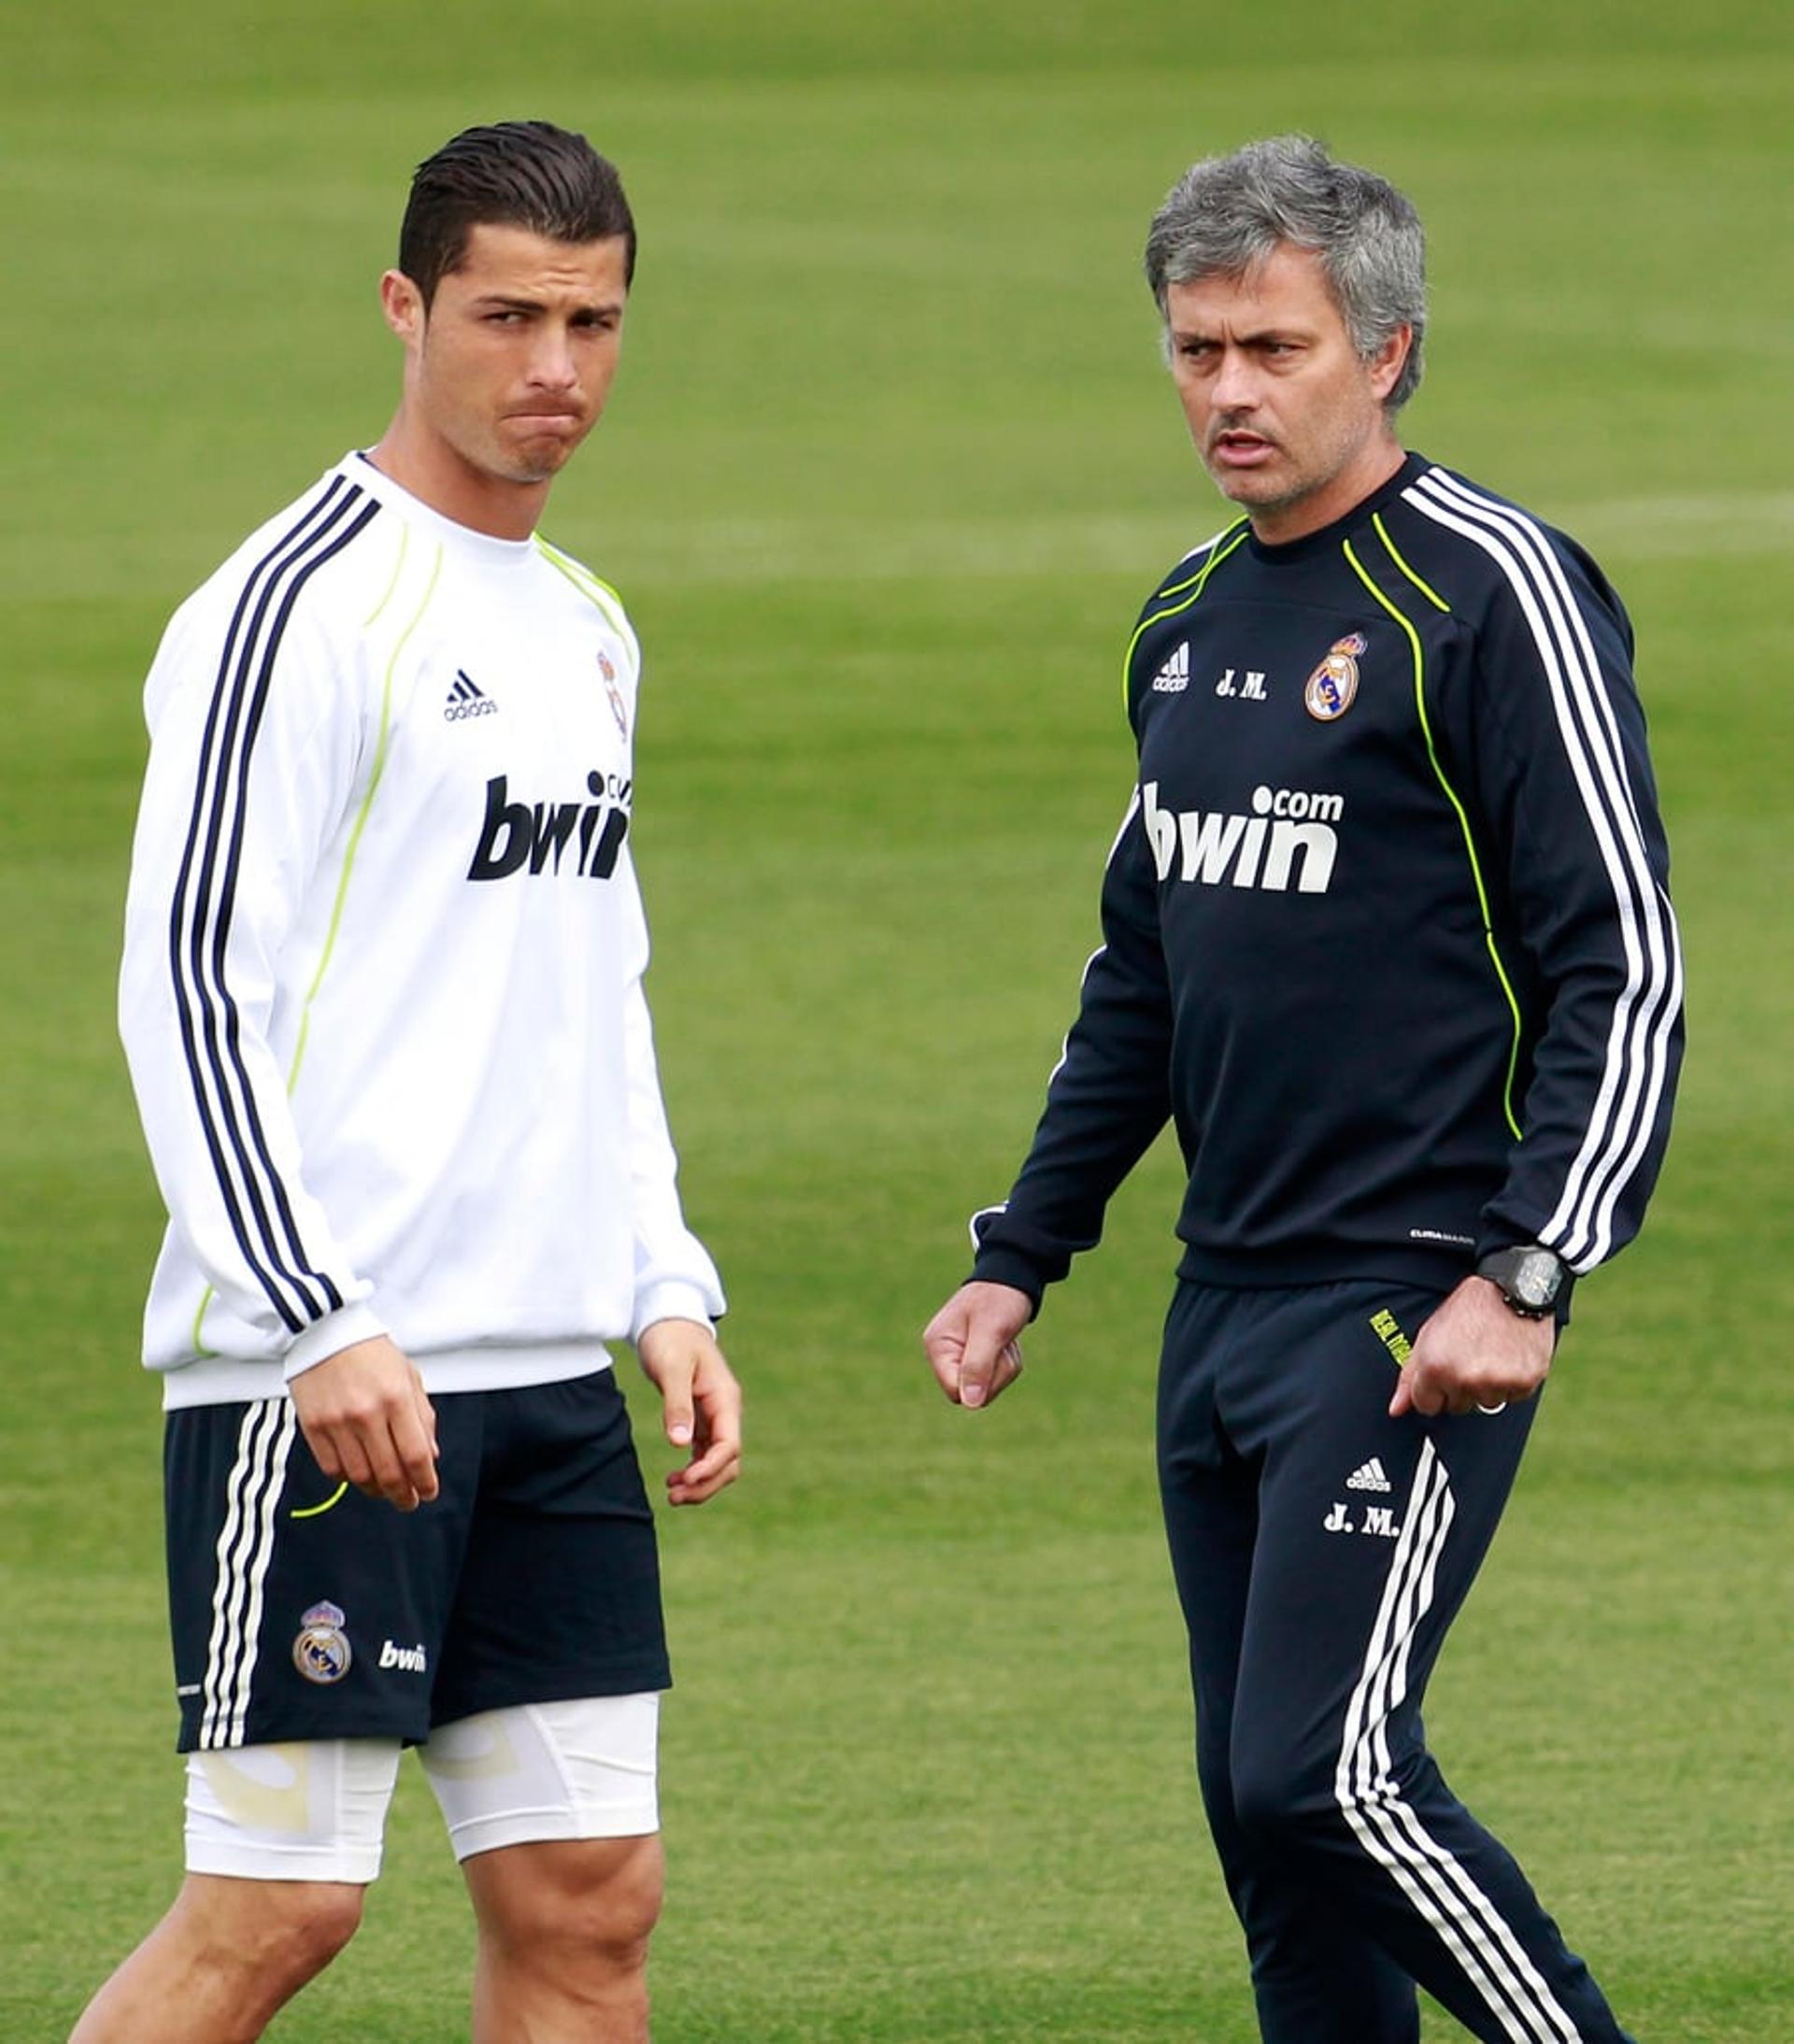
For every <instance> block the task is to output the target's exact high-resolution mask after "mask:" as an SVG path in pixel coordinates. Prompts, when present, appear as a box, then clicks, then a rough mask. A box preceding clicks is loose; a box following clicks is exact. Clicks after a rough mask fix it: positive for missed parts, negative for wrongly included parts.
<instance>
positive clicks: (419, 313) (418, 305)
mask: <svg viewBox="0 0 1794 2044" xmlns="http://www.w3.org/2000/svg"><path fill="white" fill-rule="evenodd" d="M380 310H381V311H382V312H383V313H384V314H385V315H386V323H387V325H388V326H390V327H391V328H392V331H393V333H394V334H397V335H398V337H399V338H400V340H402V341H403V342H404V343H405V345H406V347H407V348H415V347H416V346H417V344H418V342H419V341H420V339H421V338H422V337H423V319H424V313H423V293H422V292H421V291H420V290H419V289H418V287H417V286H416V285H415V284H414V283H413V282H412V281H411V279H410V278H409V277H407V276H406V274H405V272H404V271H403V270H388V271H387V272H386V274H385V275H384V276H383V277H381V278H380Z"/></svg>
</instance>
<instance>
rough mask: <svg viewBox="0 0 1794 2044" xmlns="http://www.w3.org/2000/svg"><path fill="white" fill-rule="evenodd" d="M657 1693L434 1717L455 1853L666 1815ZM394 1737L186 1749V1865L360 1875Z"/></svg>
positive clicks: (605, 1829)
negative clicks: (447, 1719)
mask: <svg viewBox="0 0 1794 2044" xmlns="http://www.w3.org/2000/svg"><path fill="white" fill-rule="evenodd" d="M660 1706H661V1699H660V1697H659V1696H657V1695H655V1694H653V1693H651V1692H649V1693H647V1694H644V1695H640V1696H584V1697H580V1698H578V1699H577V1700H576V1701H573V1702H568V1703H529V1704H519V1705H516V1706H514V1707H513V1708H512V1709H510V1710H487V1711H482V1712H481V1713H480V1714H479V1715H478V1716H477V1717H470V1718H462V1719H460V1720H458V1721H457V1722H456V1723H455V1724H453V1725H439V1726H438V1727H437V1729H436V1730H435V1731H434V1732H433V1733H432V1734H431V1735H430V1737H429V1739H427V1740H426V1741H425V1742H424V1743H423V1744H422V1745H421V1746H420V1747H419V1748H418V1754H419V1757H420V1759H421V1760H422V1762H423V1768H424V1772H425V1774H426V1775H428V1777H429V1779H430V1786H431V1788H432V1789H433V1790H434V1792H435V1797H436V1802H437V1805H438V1806H439V1807H440V1809H441V1810H442V1814H443V1820H444V1822H445V1823H446V1824H448V1838H449V1842H450V1844H451V1845H452V1846H453V1847H454V1852H455V1857H456V1858H457V1859H458V1860H464V1859H470V1858H472V1856H473V1855H474V1854H475V1853H476V1852H491V1851H492V1850H493V1849H494V1848H495V1847H498V1846H502V1845H527V1844H531V1843H533V1842H534V1841H535V1840H538V1839H543V1838H643V1837H646V1836H647V1835H648V1833H650V1832H654V1831H658V1830H659V1829H660V1808H659V1800H658V1794H657V1758H656V1756H657V1745H658V1732H659V1725H660ZM401 1750H402V1749H401V1747H400V1745H399V1742H398V1740H397V1739H321V1740H317V1741H313V1742H309V1743H301V1744H292V1745H276V1746H241V1747H235V1748H218V1749H213V1750H210V1751H206V1752H201V1753H189V1754H188V1756H187V1871H188V1872H189V1873H192V1874H228V1875H235V1876H236V1877H238V1878H239V1879H243V1880H249V1881H352V1882H354V1883H356V1884H357V1885H362V1884H364V1883H366V1882H368V1881H372V1880H374V1878H375V1877H376V1876H377V1874H378V1872H379V1870H380V1847H381V1842H382V1839H383V1838H384V1835H385V1830H386V1812H387V1807H388V1805H389V1804H390V1803H391V1801H392V1785H393V1783H394V1782H395V1781H397V1779H398V1772H399V1755H400V1752H401Z"/></svg>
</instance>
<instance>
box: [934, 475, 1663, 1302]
mask: <svg viewBox="0 0 1794 2044" xmlns="http://www.w3.org/2000/svg"><path fill="white" fill-rule="evenodd" d="M1631 652H1632V636H1631V628H1630V623H1629V621H1628V619H1627V617H1626V613H1625V611H1624V609H1623V608H1622V607H1621V604H1620V602H1619V599H1618V598H1617V596H1616V594H1615V593H1614V591H1613V589H1611V588H1610V587H1609V586H1608V583H1607V581H1606V579H1605V577H1604V576H1603V575H1602V573H1601V570H1600V569H1599V568H1598V567H1597V566H1596V565H1595V563H1594V562H1593V561H1591V560H1590V559H1589V558H1588V555H1587V554H1586V553H1584V552H1583V551H1582V549H1581V548H1580V547H1579V546H1576V545H1575V544H1574V542H1573V541H1571V540H1569V539H1567V538H1566V537H1564V535H1562V534H1561V533H1559V532H1553V531H1551V530H1550V529H1549V528H1548V527H1545V526H1544V525H1541V524H1540V523H1539V522H1538V521H1537V520H1536V519H1534V518H1531V517H1529V516H1528V515H1527V514H1526V513H1525V512H1524V511H1521V510H1519V509H1517V508H1516V506H1514V505H1513V504H1507V503H1505V502H1503V501H1502V499H1500V498H1498V497H1494V496H1491V495H1490V494H1489V493H1488V491H1486V490H1480V489H1478V488H1476V487H1475V486H1474V485H1473V484H1471V483H1468V482H1466V481H1465V480H1464V479H1463V478H1462V477H1461V476H1456V475H1454V474H1452V473H1451V472H1450V471H1449V470H1446V469H1442V468H1439V467H1436V466H1435V465H1434V464H1432V463H1431V462H1429V461H1424V460H1422V459H1421V458H1420V457H1419V456H1417V455H1410V456H1409V457H1408V458H1407V459H1406V460H1405V461H1404V462H1403V464H1402V468H1401V469H1400V470H1399V471H1398V472H1397V473H1396V475H1395V476H1392V477H1391V478H1390V479H1389V481H1388V483H1386V484H1385V485H1384V486H1383V487H1382V488H1381V489H1380V490H1376V491H1374V493H1373V494H1372V495H1371V496H1370V497H1368V498H1367V499H1365V501H1364V502H1363V503H1361V504H1359V505H1358V506H1357V507H1356V508H1355V509H1354V510H1353V511H1351V512H1350V513H1348V514H1347V515H1346V517H1345V518H1341V519H1339V520H1338V521H1337V522H1336V523H1334V524H1332V525H1330V526H1327V527H1325V528H1324V529H1323V530H1321V531H1319V532H1312V533H1309V534H1307V535H1306V536H1305V537H1303V538H1302V539H1299V540H1295V541H1292V542H1290V543H1289V544H1287V545H1284V546H1266V545H1264V544H1262V543H1261V542H1260V540H1259V539H1257V538H1256V536H1255V535H1254V534H1253V533H1252V532H1251V531H1250V529H1249V527H1247V526H1246V524H1245V523H1244V522H1241V523H1239V524H1237V525H1235V526H1233V527H1232V528H1230V529H1229V530H1228V531H1226V532H1222V533H1221V534H1219V535H1218V536H1217V538H1216V539H1214V540H1211V541H1210V542H1208V543H1207V544H1206V545H1205V546H1201V547H1199V548H1198V549H1197V550H1196V552H1194V553H1193V554H1191V555H1189V557H1188V558H1187V559H1186V560H1185V561H1181V562H1179V564H1178V565H1177V567H1176V568H1175V569H1174V570H1173V571H1172V573H1171V574H1170V575H1168V576H1167V577H1166V578H1165V580H1164V581H1163V582H1162V583H1160V587H1159V589H1157V590H1156V591H1155V593H1154V595H1153V597H1152V599H1151V601H1150V602H1149V603H1147V604H1146V608H1145V610H1144V611H1143V612H1142V614H1141V617H1140V622H1139V624H1138V626H1137V627H1136V629H1135V631H1134V633H1133V637H1132V642H1131V644H1130V646H1129V648H1128V654H1127V661H1126V683H1127V697H1128V714H1129V717H1130V718H1131V720H1132V725H1133V729H1134V732H1135V735H1136V738H1137V740H1138V743H1139V755H1140V773H1139V782H1138V785H1137V787H1136V788H1135V790H1134V793H1133V799H1132V802H1131V804H1130V806H1129V808H1128V812H1127V816H1126V819H1125V820H1124V822H1123V824H1122V826H1121V830H1120V833H1119V835H1118V837H1117V839H1116V842H1115V846H1114V850H1113V852H1112V853H1111V855H1110V859H1109V863H1108V869H1107V872H1106V874H1105V876H1104V880H1103V946H1102V948H1101V949H1100V950H1099V951H1098V952H1097V953H1096V955H1095V956H1094V958H1091V960H1090V962H1089V967H1088V968H1087V970H1086V972H1085V976H1084V986H1083V995H1082V1001H1081V1005H1080V1008H1079V1013H1078V1015H1077V1019H1076V1021H1075V1024H1074V1026H1073V1028H1072V1030H1071V1033H1070V1035H1069V1036H1068V1037H1067V1039H1066V1044H1065V1054H1064V1056H1063V1057H1062V1058H1061V1062H1060V1064H1059V1067H1058V1069H1057V1070H1056V1071H1055V1072H1054V1073H1053V1076H1052V1079H1051V1081H1050V1083H1049V1086H1048V1088H1047V1106H1046V1110H1045V1112H1044V1114H1042V1116H1041V1120H1040V1123H1039V1126H1038V1128H1037V1129H1036V1130H1035V1134H1034V1141H1033V1145H1032V1150H1031V1151H1030V1153H1029V1156H1028V1159H1027V1162H1026V1163H1025V1165H1024V1166H1023V1168H1022V1171H1021V1174H1020V1176H1019V1177H1018V1180H1017V1181H1016V1185H1015V1188H1014V1190H1013V1191H1012V1192H1011V1194H1010V1196H1009V1199H1008V1200H1007V1202H1006V1203H1005V1204H1004V1206H1003V1207H1001V1208H997V1209H993V1210H991V1211H990V1212H989V1213H987V1214H981V1215H979V1217H978V1220H977V1223H976V1224H975V1228H976V1233H977V1236H978V1242H979V1247H978V1252H977V1256H976V1261H975V1271H974V1274H975V1276H977V1277H979V1278H985V1279H991V1280H995V1281H997V1282H1000V1283H1003V1284H1007V1285H1016V1286H1018V1287H1019V1288H1020V1289H1022V1290H1024V1291H1026V1292H1028V1293H1030V1294H1031V1295H1032V1297H1033V1298H1034V1299H1036V1300H1038V1299H1039V1296H1040V1293H1041V1290H1042V1288H1043V1287H1044V1286H1045V1285H1047V1284H1048V1283H1050V1282H1052V1281H1053V1280H1055V1279H1057V1278H1060V1277H1062V1276H1063V1275H1064V1273H1065V1271H1066V1269H1067V1268H1068V1266H1069V1264H1070V1261H1071V1258H1072V1256H1073V1255H1074V1254H1075V1252H1076V1251H1078V1250H1081V1249H1087V1248H1089V1247H1090V1246H1091V1245H1092V1244H1093V1243H1094V1242H1096V1240H1097V1238H1098V1236H1099V1234H1100V1233H1101V1229H1102V1219H1103V1209H1104V1207H1105V1205H1106V1203H1107V1201H1108V1199H1109V1197H1110V1195H1111V1194H1112V1193H1113V1192H1114V1190H1115V1188H1116V1187H1117V1186H1118V1185H1119V1184H1120V1182H1121V1180H1122V1178H1123V1177H1124V1176H1125V1175H1126V1174H1127V1172H1128V1171H1129V1170H1130V1169H1131V1168H1132V1165H1133V1164H1134V1163H1135V1161H1136V1160H1137V1159H1138V1158H1139V1157H1140V1156H1141V1154H1142V1153H1143V1152H1144V1151H1145V1150H1146V1147H1147V1145H1148V1144H1149V1143H1151V1142H1152V1140H1153V1138H1154V1136H1155V1135H1156V1134H1157V1133H1158V1131H1159V1129H1160V1128H1161V1127H1162V1125H1163V1123H1164V1121H1165V1119H1166V1117H1167V1116H1168V1115H1169V1116H1171V1117H1174V1118H1175V1123H1176V1128H1177V1134H1178V1140H1179V1142H1180V1143H1181V1145H1182V1149H1183V1156H1184V1160H1185V1163H1186V1165H1187V1167H1188V1170H1189V1186H1188V1190H1187V1191H1186V1193H1185V1196H1184V1202H1183V1209H1182V1213H1181V1215H1180V1217H1179V1220H1178V1224H1177V1232H1178V1234H1179V1236H1180V1237H1181V1238H1182V1241H1183V1242H1184V1244H1185V1248H1184V1254H1183V1258H1182V1261H1181V1263H1180V1265H1179V1270H1180V1273H1181V1274H1182V1275H1184V1276H1186V1277H1190V1278H1195V1279H1199V1280H1203V1281H1207V1282H1212V1283H1218V1284H1224V1285H1285V1284H1310V1283H1318V1282H1324V1281H1326V1280H1329V1279H1332V1278H1339V1277H1360V1276H1361V1277H1386V1278H1389V1279H1396V1280H1410V1281H1413V1282H1416V1283H1419V1284H1425V1285H1440V1286H1447V1285H1452V1284H1455V1283H1456V1282H1457V1281H1458V1279H1459V1278H1460V1277H1461V1276H1462V1275H1463V1274H1464V1273H1465V1271H1467V1270H1469V1269H1470V1268H1471V1266H1472V1264H1473V1262H1474V1259H1475V1257H1476V1256H1480V1255H1482V1254H1485V1253H1486V1252H1488V1250H1491V1249H1495V1248H1500V1247H1505V1246H1507V1245H1509V1244H1512V1243H1516V1242H1532V1241H1537V1242H1544V1243H1545V1245H1546V1246H1547V1247H1549V1248H1552V1249H1555V1250H1556V1251H1557V1252H1558V1254H1559V1256H1562V1257H1563V1258H1564V1260H1565V1261H1566V1262H1567V1263H1568V1264H1569V1265H1570V1267H1571V1269H1572V1270H1574V1271H1578V1272H1581V1271H1587V1270H1590V1269H1592V1268H1593V1266H1595V1265H1596V1264H1598V1263H1600V1262H1601V1261H1602V1259H1603V1258H1604V1257H1606V1256H1610V1255H1612V1254H1613V1252H1614V1251H1615V1250H1616V1249H1618V1248H1619V1247H1620V1246H1621V1245H1622V1244H1623V1243H1624V1242H1627V1241H1629V1240H1630V1237H1631V1236H1632V1235H1633V1234H1634V1233H1635V1232H1636V1231H1637V1228H1638V1226H1639V1222H1640V1219H1641V1217H1642V1215H1643V1211H1644V1207H1645V1199H1646V1198H1647V1197H1648V1195H1649V1192H1650V1189H1651V1185H1652V1183H1653V1181H1654V1180H1655V1177H1656V1174H1657V1170H1658V1166H1659V1161H1660V1159H1661V1157H1662V1152H1663V1146H1664V1143H1665V1141H1666V1138H1667V1135H1668V1128H1669V1117H1670V1105H1671V1099H1672V1095H1673V1089H1674V1084H1675V1076H1676V1071H1677V1067H1678V1064H1679V1062H1680V1057H1681V1047H1682V1020H1681V1009H1682V998H1681V997H1682V966H1681V958H1680V954H1679V949H1678V944H1677V938H1676V930H1675V922H1674V918H1673V914H1672V912H1671V908H1670V902H1669V898H1668V894H1667V892H1666V887H1667V880H1668V853H1667V848H1666V845H1665V843H1664V837H1663V830H1662V826H1661V823H1660V821H1659V816H1658V809H1657V795H1656V788H1655V786H1654V784H1653V780H1652V774H1651V768H1650V761H1649V759H1648V757H1647V755H1646V751H1645V718H1644V713H1643V711H1642V709H1641V707H1640V704H1639V701H1638V696H1637V693H1636V690H1635V689H1634V688H1633V684H1632V677H1631Z"/></svg>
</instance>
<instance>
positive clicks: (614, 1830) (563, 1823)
mask: <svg viewBox="0 0 1794 2044" xmlns="http://www.w3.org/2000/svg"><path fill="white" fill-rule="evenodd" d="M660 1828H661V1812H660V1805H659V1803H658V1802H657V1801H656V1800H655V1799H654V1798H652V1797H649V1798H648V1800H647V1801H645V1802H638V1803H627V1804H620V1805H619V1806H617V1807H616V1808H615V1809H611V1810H594V1811H591V1812H589V1813H586V1814H583V1815H581V1814H577V1813H576V1812H574V1811H573V1810H566V1809H548V1810H503V1811H500V1812H498V1813H497V1814H495V1815H493V1816H491V1817H480V1818H476V1819H474V1820H472V1821H471V1822H469V1823H467V1824H459V1825H450V1826H449V1830H448V1843H449V1846H450V1848H451V1849H452V1851H453V1852H454V1855H455V1858H456V1859H457V1861H462V1860H470V1859H473V1858H475V1857H477V1855H478V1854H479V1853H481V1852H499V1851H500V1850H502V1849H503V1848H504V1847H505V1846H507V1845H543V1844H547V1843H548V1842H549V1841H551V1840H553V1839H557V1838H653V1837H654V1836H655V1835H656V1834H657V1833H658V1832H659V1830H660Z"/></svg>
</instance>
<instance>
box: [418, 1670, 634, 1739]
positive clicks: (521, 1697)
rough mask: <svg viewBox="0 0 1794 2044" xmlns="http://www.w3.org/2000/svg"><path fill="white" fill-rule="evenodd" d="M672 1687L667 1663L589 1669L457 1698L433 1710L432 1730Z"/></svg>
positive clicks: (437, 1730) (436, 1730)
mask: <svg viewBox="0 0 1794 2044" xmlns="http://www.w3.org/2000/svg"><path fill="white" fill-rule="evenodd" d="M672 1686H673V1674H672V1670H671V1669H670V1668H668V1667H667V1665H666V1662H665V1661H664V1660H659V1661H651V1662H648V1663H643V1662H640V1661H637V1662H634V1664H632V1665H631V1666H629V1667H626V1668H614V1669H609V1670H606V1671H605V1673H603V1674H594V1673H592V1672H591V1670H590V1669H588V1670H586V1671H585V1672H584V1673H582V1674H577V1675H570V1676H568V1677H566V1678H565V1679H564V1680H562V1681H556V1682H520V1683H518V1684H517V1685H516V1686H515V1688H514V1689H511V1690H508V1691H498V1690H495V1691H494V1692H493V1693H492V1694H491V1695H487V1696H479V1697H478V1698H477V1699H475V1700H473V1701H468V1700H466V1699H465V1698H457V1699H456V1702H455V1706H454V1708H453V1710H433V1712H432V1714H431V1719H430V1730H431V1732H439V1731H441V1730H442V1728H443V1727H444V1725H459V1724H460V1723H461V1721H462V1720H463V1718H477V1717H483V1716H485V1714H486V1713H487V1711H489V1710H527V1709H528V1708H529V1706H530V1705H531V1704H533V1703H577V1702H579V1701H580V1699H581V1698H582V1697H585V1696H663V1695H664V1694H665V1693H666V1691H668V1690H669V1689H671V1688H672ZM425 1736H428V1735H425ZM409 1743H411V1744H413V1745H415V1744H417V1743H419V1741H418V1740H416V1739H413V1740H411V1741H409Z"/></svg>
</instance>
